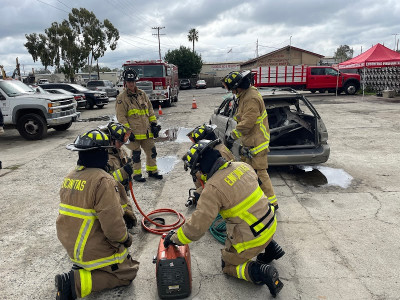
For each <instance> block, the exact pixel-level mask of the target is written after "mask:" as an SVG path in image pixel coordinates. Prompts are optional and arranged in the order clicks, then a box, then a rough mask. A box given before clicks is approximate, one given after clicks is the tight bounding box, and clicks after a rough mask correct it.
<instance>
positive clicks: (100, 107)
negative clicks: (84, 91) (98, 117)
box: [96, 104, 104, 109]
mask: <svg viewBox="0 0 400 300" xmlns="http://www.w3.org/2000/svg"><path fill="white" fill-rule="evenodd" d="M96 106H97V107H98V108H99V109H102V108H103V107H104V104H99V105H96Z"/></svg>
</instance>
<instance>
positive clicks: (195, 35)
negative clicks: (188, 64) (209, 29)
mask: <svg viewBox="0 0 400 300" xmlns="http://www.w3.org/2000/svg"><path fill="white" fill-rule="evenodd" d="M188 39H189V42H193V52H194V42H195V41H196V42H198V41H199V32H198V30H196V28H192V29H190V30H189V34H188Z"/></svg>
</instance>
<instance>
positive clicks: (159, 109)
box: [158, 105, 162, 116]
mask: <svg viewBox="0 0 400 300" xmlns="http://www.w3.org/2000/svg"><path fill="white" fill-rule="evenodd" d="M158 115H159V116H161V115H162V110H161V105H158Z"/></svg>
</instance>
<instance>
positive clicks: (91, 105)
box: [85, 99, 94, 109]
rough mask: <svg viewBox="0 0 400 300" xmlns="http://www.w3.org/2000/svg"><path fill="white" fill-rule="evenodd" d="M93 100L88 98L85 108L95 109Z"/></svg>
mask: <svg viewBox="0 0 400 300" xmlns="http://www.w3.org/2000/svg"><path fill="white" fill-rule="evenodd" d="M93 106H94V105H93V102H92V100H90V99H88V100H86V105H85V108H86V109H93Z"/></svg>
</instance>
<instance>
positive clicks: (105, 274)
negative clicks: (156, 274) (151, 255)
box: [74, 255, 139, 298]
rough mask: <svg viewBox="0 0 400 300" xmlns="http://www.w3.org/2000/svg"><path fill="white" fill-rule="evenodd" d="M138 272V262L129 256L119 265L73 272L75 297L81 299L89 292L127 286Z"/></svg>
mask: <svg viewBox="0 0 400 300" xmlns="http://www.w3.org/2000/svg"><path fill="white" fill-rule="evenodd" d="M138 270H139V262H138V261H136V260H133V259H132V257H131V256H130V255H128V257H127V258H126V259H125V260H124V262H123V263H121V264H115V265H111V266H107V267H104V268H101V269H96V270H92V271H87V270H85V269H78V270H74V280H75V292H76V295H77V296H78V298H83V297H86V296H87V295H89V294H90V293H91V292H98V291H102V290H104V289H112V288H115V287H118V286H124V285H129V284H130V283H131V282H132V280H133V279H135V277H136V274H137V272H138Z"/></svg>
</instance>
